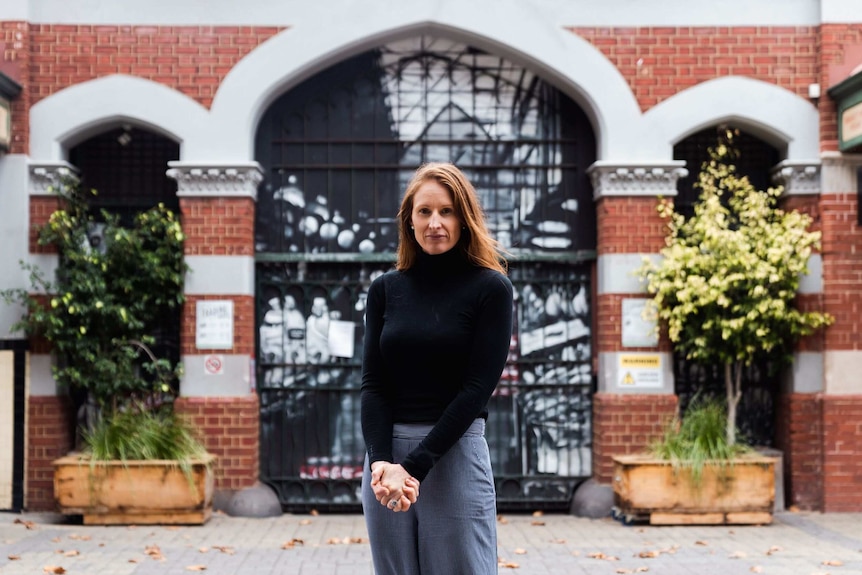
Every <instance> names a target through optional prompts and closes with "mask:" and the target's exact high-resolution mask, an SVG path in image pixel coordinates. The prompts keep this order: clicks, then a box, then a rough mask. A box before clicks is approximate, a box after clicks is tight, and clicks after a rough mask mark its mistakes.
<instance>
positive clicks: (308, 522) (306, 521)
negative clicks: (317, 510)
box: [299, 519, 311, 525]
mask: <svg viewBox="0 0 862 575" xmlns="http://www.w3.org/2000/svg"><path fill="white" fill-rule="evenodd" d="M299 524H300V525H311V519H303V520H302V521H300V522H299Z"/></svg>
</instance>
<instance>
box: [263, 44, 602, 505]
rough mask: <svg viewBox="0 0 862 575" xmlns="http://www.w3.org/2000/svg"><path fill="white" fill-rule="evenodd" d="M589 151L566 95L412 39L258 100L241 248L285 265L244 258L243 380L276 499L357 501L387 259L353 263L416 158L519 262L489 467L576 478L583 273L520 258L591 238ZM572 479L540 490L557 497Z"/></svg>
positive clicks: (392, 210)
mask: <svg viewBox="0 0 862 575" xmlns="http://www.w3.org/2000/svg"><path fill="white" fill-rule="evenodd" d="M594 154H595V142H594V139H593V135H592V129H591V128H590V126H589V122H588V120H587V118H586V116H585V115H584V114H583V112H582V111H581V110H580V108H578V106H577V105H575V104H574V103H573V102H572V101H571V100H570V99H569V98H568V97H566V96H565V95H563V94H562V93H560V92H559V91H558V90H556V89H555V88H553V87H552V86H551V85H549V84H548V83H546V82H544V81H543V80H541V79H540V78H538V77H537V76H536V75H535V74H533V73H532V72H530V71H529V70H526V69H524V68H522V67H520V66H518V65H515V64H513V63H512V62H509V61H507V60H505V59H503V58H500V57H497V56H492V55H489V54H486V53H484V52H482V51H480V50H476V49H474V48H471V47H469V46H466V45H463V44H460V43H457V42H452V41H449V40H443V39H438V38H430V37H427V36H423V37H420V38H413V39H406V40H402V41H398V42H394V43H390V44H387V45H385V46H383V47H381V48H379V49H376V50H372V51H369V52H366V53H364V54H360V55H358V56H356V57H354V58H351V59H350V60H347V61H345V62H342V63H340V64H337V65H336V66H333V67H332V68H330V69H327V70H325V71H323V72H321V73H319V74H317V75H316V76H315V77H313V78H311V79H310V80H308V81H306V82H304V83H302V84H300V85H298V86H297V87H295V88H293V89H291V90H290V91H289V92H288V93H286V94H284V95H283V96H281V97H280V98H279V99H277V100H276V101H275V102H274V103H273V104H272V106H271V107H270V108H269V110H267V112H266V113H265V114H264V116H263V118H262V120H261V124H260V128H259V131H258V134H257V139H256V158H257V160H258V161H259V162H260V163H261V164H262V165H263V167H264V170H265V173H266V174H267V175H266V178H265V180H264V182H263V183H262V185H261V188H260V190H259V196H258V206H257V222H256V229H255V241H256V251H257V252H258V253H268V254H292V255H291V257H290V258H287V259H291V261H294V262H299V263H288V264H263V263H259V264H258V266H257V275H258V289H257V297H258V304H257V309H258V312H259V315H258V326H259V334H258V337H259V353H258V366H259V371H258V377H257V382H258V385H259V392H260V397H261V429H262V445H263V446H264V454H263V456H262V458H261V466H262V469H261V470H262V476H263V477H264V478H266V479H267V480H268V481H269V482H270V484H272V485H273V486H275V487H276V489H278V490H279V491H280V497H281V499H282V501H283V502H297V503H302V502H304V501H310V500H312V501H313V500H316V499H323V500H326V501H329V502H333V503H340V502H345V503H351V502H356V501H357V499H356V491H355V490H356V487H357V485H356V483H355V481H353V480H355V479H356V478H358V475H359V474H360V473H361V465H362V461H363V457H364V442H363V440H362V433H361V428H360V421H359V385H360V370H361V358H362V337H363V325H364V321H363V315H364V307H365V297H366V293H367V292H366V290H367V287H368V285H370V282H371V281H372V280H373V278H374V277H376V276H377V275H378V274H380V273H383V272H385V271H386V269H388V268H389V264H385V263H369V262H370V261H373V260H375V259H378V260H387V259H388V258H385V257H380V256H379V255H375V254H392V253H393V252H394V251H395V249H396V246H397V223H396V220H395V216H396V212H397V209H398V205H399V200H400V196H401V193H402V192H403V190H404V189H405V187H406V185H407V180H408V179H409V178H410V176H411V175H412V173H413V171H414V170H415V169H416V167H418V166H419V165H420V164H422V163H423V162H427V161H451V162H454V163H456V164H458V165H459V166H460V167H461V168H462V169H464V171H465V172H466V173H467V174H468V176H469V177H470V178H471V181H472V182H473V183H474V185H475V186H476V190H477V192H478V194H479V196H480V198H481V201H482V205H483V208H484V210H485V213H486V218H487V221H488V225H489V228H490V229H491V231H492V233H493V234H494V235H495V237H496V238H497V239H498V240H499V241H500V243H501V244H502V246H503V247H504V248H506V249H507V250H508V251H509V252H510V253H512V254H514V255H517V256H519V258H520V259H519V263H517V264H515V265H513V266H512V270H511V277H512V281H513V284H514V285H515V288H516V302H515V305H516V310H515V313H516V321H517V326H516V329H515V335H514V336H513V338H512V345H511V350H510V357H509V362H508V364H507V366H506V368H505V371H504V373H503V377H502V379H501V383H500V385H499V386H498V389H497V391H496V393H495V395H494V397H493V398H492V400H491V402H490V404H489V409H490V411H491V412H492V413H491V417H490V420H489V427H488V429H487V435H488V441H489V445H490V447H491V456H492V464H493V467H494V472H495V476H498V477H517V478H519V479H518V480H517V483H518V488H517V490H518V492H519V493H520V494H521V495H522V496H524V495H527V494H528V493H530V492H534V493H538V492H541V491H542V490H544V489H547V486H548V485H550V483H549V482H548V481H546V479H547V478H555V477H559V478H565V477H569V478H577V477H585V476H589V475H590V472H591V469H590V468H591V459H590V457H591V443H592V442H591V436H592V430H591V418H590V414H591V410H592V406H591V391H592V371H591V365H592V359H591V357H592V356H591V350H590V342H591V330H590V325H591V323H590V308H589V302H588V294H589V291H590V286H589V281H588V274H587V273H586V272H585V270H584V269H581V267H579V266H577V265H574V264H553V263H542V262H541V261H532V262H531V261H530V258H531V257H532V256H531V255H530V254H535V253H543V254H546V253H548V252H557V253H559V252H565V253H568V254H571V253H573V252H577V251H579V250H592V249H594V248H595V214H594V207H593V202H592V188H591V186H590V184H589V181H588V179H587V176H586V168H587V167H588V166H589V165H590V164H591V163H592V162H593V161H594V160H595V158H594ZM339 254H345V255H346V254H350V256H348V258H347V259H345V258H344V257H343V256H339ZM271 259H278V258H271ZM315 260H317V261H315ZM363 261H364V262H365V263H362V262H363ZM346 262H352V263H346ZM317 480H329V482H327V483H326V486H325V487H321V486H320V485H318V483H317ZM333 480H335V481H334V482H333ZM572 487H573V485H572V484H571V482H570V483H566V482H562V481H560V482H558V483H557V484H556V485H555V486H554V487H552V489H556V490H557V491H558V492H559V493H558V494H557V495H559V496H560V497H562V498H567V497H568V494H570V492H571V488H572ZM318 488H320V489H321V490H322V491H323V492H321V493H317V492H313V491H314V490H315V489H318ZM555 496H556V495H555Z"/></svg>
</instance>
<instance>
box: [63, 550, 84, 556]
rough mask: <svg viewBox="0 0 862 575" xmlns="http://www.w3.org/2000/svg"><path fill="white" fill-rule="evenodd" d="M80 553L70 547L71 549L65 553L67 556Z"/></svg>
mask: <svg viewBox="0 0 862 575" xmlns="http://www.w3.org/2000/svg"><path fill="white" fill-rule="evenodd" d="M80 554H81V552H80V551H78V550H76V549H70V550H69V551H66V552H65V553H63V555H65V556H66V557H77V556H78V555H80Z"/></svg>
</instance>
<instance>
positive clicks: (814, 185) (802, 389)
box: [773, 159, 824, 509]
mask: <svg viewBox="0 0 862 575" xmlns="http://www.w3.org/2000/svg"><path fill="white" fill-rule="evenodd" d="M773 180H774V181H775V182H776V183H778V184H781V185H782V186H784V192H783V194H782V196H781V198H780V205H781V208H782V209H784V210H787V211H791V210H797V211H800V212H803V213H805V214H808V215H809V216H811V218H812V225H811V229H812V231H817V230H821V228H822V226H821V224H822V222H821V218H820V192H821V162H820V160H819V159H817V160H811V161H794V162H790V161H787V160H785V161H783V162H781V163H780V164H778V166H776V167H775V169H774V170H773ZM808 270H809V273H808V275H805V276H803V277H802V278H801V281H800V285H799V293H798V296H797V300H796V304H797V305H798V306H799V308H800V309H802V310H823V309H824V307H823V303H824V302H823V255H822V253H819V252H818V253H814V254H812V255H811V258H810V259H809V261H808ZM823 346H824V332H822V331H821V332H819V333H817V334H814V335H813V336H811V337H808V338H805V339H803V340H801V341H799V342H798V343H797V344H796V347H795V349H794V350H793V363H792V364H791V365H790V366H788V367H787V368H785V370H784V374H783V377H782V385H781V390H780V396H779V398H778V401H777V403H776V410H775V417H776V420H775V446H776V447H777V448H778V449H779V450H781V452H782V458H783V471H784V477H783V480H784V494H785V498H786V501H784V502H782V503H784V504H785V505H791V506H795V507H797V508H799V509H822V505H823V457H822V448H823V425H822V423H823V422H822V401H821V395H820V394H821V393H822V391H823V383H824V374H823ZM776 492H780V491H779V490H776Z"/></svg>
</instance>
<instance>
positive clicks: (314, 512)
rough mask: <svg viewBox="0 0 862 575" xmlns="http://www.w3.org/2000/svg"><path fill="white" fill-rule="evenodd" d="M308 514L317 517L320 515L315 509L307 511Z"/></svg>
mask: <svg viewBox="0 0 862 575" xmlns="http://www.w3.org/2000/svg"><path fill="white" fill-rule="evenodd" d="M308 514H309V515H311V516H313V517H317V516H318V515H320V513H319V512H318V511H317V509H312V510H311V511H309V512H308Z"/></svg>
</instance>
